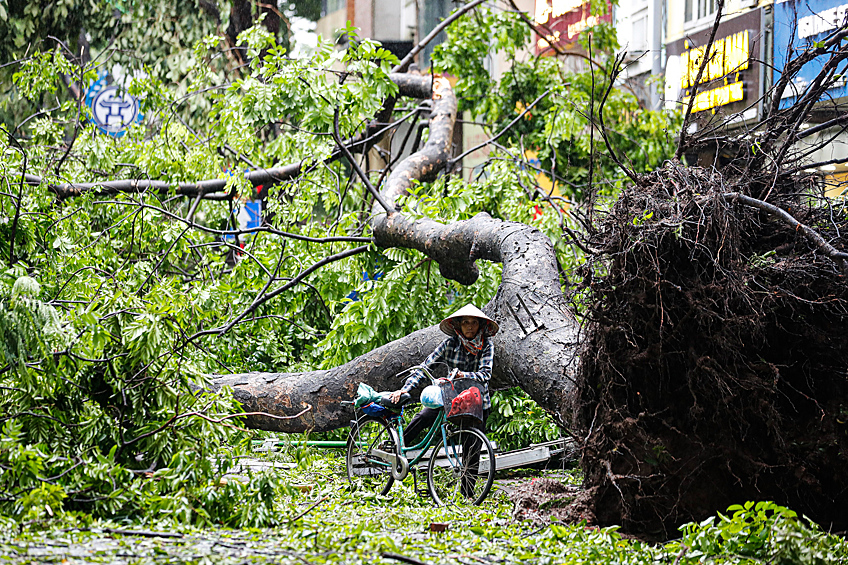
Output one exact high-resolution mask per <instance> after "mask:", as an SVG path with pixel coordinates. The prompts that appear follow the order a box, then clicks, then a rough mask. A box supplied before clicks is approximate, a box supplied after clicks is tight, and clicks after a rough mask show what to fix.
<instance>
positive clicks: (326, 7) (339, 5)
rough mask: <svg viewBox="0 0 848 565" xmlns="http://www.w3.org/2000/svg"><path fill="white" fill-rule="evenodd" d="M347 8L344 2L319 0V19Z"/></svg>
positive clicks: (339, 0) (342, 0)
mask: <svg viewBox="0 0 848 565" xmlns="http://www.w3.org/2000/svg"><path fill="white" fill-rule="evenodd" d="M346 7H347V2H346V1H345V0H321V17H322V18H323V17H324V16H326V15H327V14H331V13H333V12H336V11H338V10H344V9H345V8H346Z"/></svg>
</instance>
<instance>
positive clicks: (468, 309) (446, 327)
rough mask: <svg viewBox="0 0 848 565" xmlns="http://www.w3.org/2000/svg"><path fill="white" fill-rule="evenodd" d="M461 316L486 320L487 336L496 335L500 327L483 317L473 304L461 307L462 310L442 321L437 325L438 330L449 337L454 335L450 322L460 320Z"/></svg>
mask: <svg viewBox="0 0 848 565" xmlns="http://www.w3.org/2000/svg"><path fill="white" fill-rule="evenodd" d="M463 316H474V317H475V318H480V319H481V320H486V322H487V323H488V324H489V335H495V334H496V333H498V330H500V326H498V323H497V322H496V321H494V320H493V319H491V318H490V317H488V316H487V315H485V314H484V313H483V311H482V310H480V309H479V308H477V307H476V306H474V305H473V304H468V305H466V306H463V307H462V308H460V309H459V310H457V311H456V312H454V313H453V314H451V315H450V316H448V317H447V318H445V319H444V320H442V321H441V323H440V324H439V329H440V330H442V331H443V332H444V333H446V334H448V335H450V336H453V335H456V330H454V329H453V324H452V323H451V320H453V319H454V318H462V317H463Z"/></svg>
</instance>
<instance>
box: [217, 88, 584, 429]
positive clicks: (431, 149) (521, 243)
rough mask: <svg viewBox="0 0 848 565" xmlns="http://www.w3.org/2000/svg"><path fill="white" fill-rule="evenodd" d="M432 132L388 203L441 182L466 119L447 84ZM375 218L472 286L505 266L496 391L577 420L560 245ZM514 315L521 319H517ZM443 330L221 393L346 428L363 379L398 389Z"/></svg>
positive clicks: (255, 420)
mask: <svg viewBox="0 0 848 565" xmlns="http://www.w3.org/2000/svg"><path fill="white" fill-rule="evenodd" d="M396 82H398V84H399V85H400V86H401V94H402V95H407V96H408V95H410V94H411V93H414V94H417V95H419V96H422V95H424V94H426V93H429V92H430V91H431V88H430V79H429V78H428V77H418V76H414V75H405V76H404V75H401V76H398V77H396ZM432 99H433V107H432V110H431V114H430V136H429V139H428V141H427V143H426V144H425V145H424V147H423V148H422V149H421V150H420V151H419V152H417V153H414V154H412V155H410V156H409V157H408V158H406V159H405V160H404V161H403V162H401V163H400V164H399V165H398V167H397V168H396V169H395V171H394V172H393V173H392V175H391V176H390V177H389V179H388V181H387V182H386V185H385V189H384V190H383V192H382V196H383V199H384V201H387V202H388V203H389V204H390V205H391V206H395V207H396V204H395V201H396V199H397V197H399V196H400V195H402V194H403V193H404V192H405V191H406V189H407V188H408V187H409V186H410V184H411V183H412V181H414V180H422V181H426V180H432V179H433V178H435V177H436V175H437V174H438V173H439V171H440V170H442V169H443V168H444V167H445V165H446V164H447V163H448V160H449V158H450V149H451V139H452V132H453V127H454V123H455V120H456V98H455V96H454V94H453V91H452V90H451V88H450V86H449V84H448V83H447V81H438V82H437V84H436V85H435V88H434V89H433V95H432ZM375 212H376V214H375V216H374V219H373V220H372V222H371V227H372V230H373V234H374V239H375V241H376V243H377V245H379V246H380V247H384V248H387V247H405V248H411V249H417V250H419V251H421V252H422V253H424V254H425V255H427V256H428V257H430V258H432V259H434V260H435V261H437V262H438V263H439V268H440V270H441V273H442V275H443V276H445V277H447V278H450V279H453V280H456V281H458V282H460V283H462V284H471V283H473V282H474V281H475V280H476V279H477V277H478V275H479V273H478V270H477V267H476V265H475V261H476V260H477V259H485V260H488V261H496V262H501V263H503V274H502V281H501V285H500V287H499V289H498V292H497V294H496V295H495V298H494V299H492V301H491V302H490V303H489V304H487V305H486V306H485V307H484V308H483V310H484V311H485V312H486V313H487V314H488V315H489V316H491V317H492V318H494V319H495V320H497V321H498V323H499V324H500V327H501V331H500V333H499V334H498V335H497V337H496V338H495V339H494V342H495V362H494V369H493V376H492V387H493V388H505V387H511V386H520V387H521V388H522V389H524V390H525V391H526V392H527V393H528V394H530V396H531V397H532V398H533V399H534V400H535V401H536V402H537V403H539V405H540V406H542V407H544V408H545V409H547V410H548V411H549V412H550V413H551V414H552V415H553V416H554V418H555V419H556V420H557V421H558V422H560V423H561V424H568V422H570V420H571V417H572V411H573V408H574V407H573V399H574V396H575V391H576V370H577V357H576V349H577V345H578V338H579V331H578V330H579V324H578V322H577V320H576V318H575V316H574V314H573V312H572V311H571V310H570V308H569V307H568V305H567V304H566V301H565V298H564V297H563V294H562V288H561V283H560V276H559V270H558V268H557V261H556V256H555V254H554V249H553V245H552V244H551V242H550V240H549V239H548V237H547V236H545V235H544V234H542V233H541V232H540V231H539V230H536V229H534V228H531V227H529V226H527V225H524V224H520V223H516V222H504V221H500V220H496V219H493V218H491V217H490V216H488V215H487V214H478V215H477V216H475V217H474V218H471V219H470V220H466V221H461V222H456V223H453V224H450V225H447V226H446V225H443V224H440V223H438V222H435V221H433V220H430V219H429V218H422V219H419V220H415V221H412V220H409V219H408V218H406V217H405V216H404V215H403V214H402V213H401V212H400V211H398V210H397V209H395V210H393V211H391V212H390V213H386V212H385V211H383V210H382V208H381V209H379V210H377V209H375ZM513 313H514V314H513ZM444 337H445V336H444V334H442V333H441V332H440V331H439V329H438V326H432V327H429V328H426V329H422V330H419V331H417V332H414V333H412V334H410V335H408V336H406V337H404V338H401V339H399V340H397V341H394V342H392V343H389V344H387V345H385V346H383V347H380V348H378V349H375V350H374V351H371V352H369V353H367V354H365V355H362V356H361V357H358V358H357V359H354V360H353V361H350V362H349V363H346V364H345V365H342V366H340V367H336V368H333V369H329V370H326V371H310V372H305V373H246V374H238V375H223V376H218V377H216V378H215V379H214V381H213V386H214V387H216V388H217V387H221V386H225V385H226V386H231V387H233V390H234V393H235V397H236V398H237V399H238V400H239V401H241V402H242V404H243V405H244V409H245V411H247V412H265V413H269V414H274V415H280V416H284V415H291V414H293V413H295V412H299V411H300V410H302V409H303V408H304V407H306V406H307V405H308V406H311V407H312V409H311V410H310V411H309V412H307V413H306V414H304V415H303V416H302V417H300V418H297V419H293V420H277V419H274V418H270V417H267V416H253V417H250V418H248V421H247V425H248V426H250V427H254V428H259V429H266V430H275V431H281V432H302V431H304V430H307V429H312V430H314V431H325V430H331V429H334V428H338V427H341V426H345V425H347V424H348V423H349V421H350V419H351V418H352V417H353V412H352V410H350V408H349V407H346V406H343V405H342V404H341V402H342V401H345V400H352V399H353V398H354V394H355V391H356V387H357V385H358V383H360V382H364V383H367V384H369V385H371V386H372V387H374V388H375V389H378V390H395V389H397V388H399V387H400V385H401V384H402V383H401V380H402V379H399V378H396V377H395V375H396V374H397V373H399V372H400V371H402V370H403V369H406V368H409V367H410V366H412V365H416V364H419V363H421V362H422V361H423V360H424V359H425V358H426V357H427V355H429V353H430V352H432V350H433V349H434V348H435V347H436V345H438V343H439V342H440V341H441V340H442V339H444Z"/></svg>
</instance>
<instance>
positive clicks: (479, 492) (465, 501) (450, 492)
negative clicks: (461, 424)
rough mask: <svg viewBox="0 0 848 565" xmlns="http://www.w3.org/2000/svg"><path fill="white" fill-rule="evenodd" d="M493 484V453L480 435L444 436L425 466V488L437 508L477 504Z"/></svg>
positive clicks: (473, 431) (461, 432) (454, 432)
mask: <svg viewBox="0 0 848 565" xmlns="http://www.w3.org/2000/svg"><path fill="white" fill-rule="evenodd" d="M494 480H495V450H494V449H493V448H492V444H491V442H489V439H488V438H487V437H486V436H485V434H483V433H482V432H481V431H479V430H476V429H474V428H460V429H455V430H450V431H447V432H446V438H445V439H444V440H443V441H442V443H441V445H440V446H439V448H438V450H437V451H436V452H435V453H433V454H432V456H431V457H430V463H429V465H428V466H427V488H429V490H430V496H432V497H433V500H434V501H435V502H436V504H438V505H439V506H443V505H449V506H468V505H472V504H480V503H481V502H483V500H484V499H485V498H486V496H487V495H488V494H489V490H491V488H492V482H493V481H494Z"/></svg>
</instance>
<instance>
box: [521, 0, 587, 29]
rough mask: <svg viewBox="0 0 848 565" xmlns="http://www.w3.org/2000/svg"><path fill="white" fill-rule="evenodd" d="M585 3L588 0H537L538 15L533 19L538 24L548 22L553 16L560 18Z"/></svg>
mask: <svg viewBox="0 0 848 565" xmlns="http://www.w3.org/2000/svg"><path fill="white" fill-rule="evenodd" d="M548 2H550V4H549V3H548ZM583 4H586V0H536V15H535V17H534V18H533V19H534V20H535V21H536V23H537V24H546V23H548V20H550V19H551V18H558V17H559V16H561V15H563V14H567V13H568V12H571V11H572V10H576V9H577V8H580V7H581V6H583Z"/></svg>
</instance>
